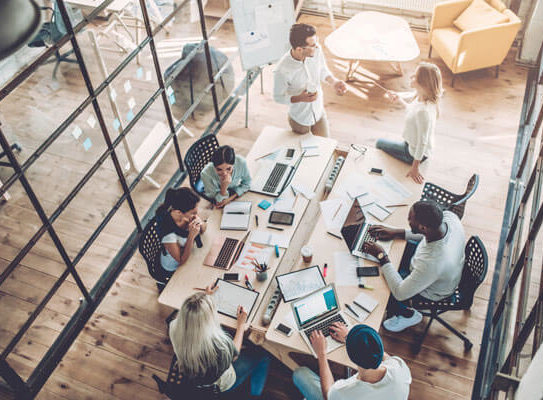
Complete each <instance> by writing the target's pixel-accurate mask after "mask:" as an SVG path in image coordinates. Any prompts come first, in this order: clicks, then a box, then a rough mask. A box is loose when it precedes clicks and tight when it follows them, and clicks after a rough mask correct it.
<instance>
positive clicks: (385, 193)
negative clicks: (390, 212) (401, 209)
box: [372, 175, 411, 204]
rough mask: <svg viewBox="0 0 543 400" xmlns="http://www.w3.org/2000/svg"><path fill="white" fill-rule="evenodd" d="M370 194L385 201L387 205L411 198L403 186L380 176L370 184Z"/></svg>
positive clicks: (392, 179)
mask: <svg viewBox="0 0 543 400" xmlns="http://www.w3.org/2000/svg"><path fill="white" fill-rule="evenodd" d="M372 192H373V193H375V195H376V196H378V197H380V198H382V199H386V201H387V204H395V203H402V202H404V201H405V200H406V199H408V198H409V197H411V192H410V191H409V190H407V188H406V187H405V186H404V185H402V184H401V183H400V182H398V181H397V180H395V179H394V178H392V177H390V176H388V175H385V176H380V177H378V178H377V179H375V180H374V181H373V182H372Z"/></svg>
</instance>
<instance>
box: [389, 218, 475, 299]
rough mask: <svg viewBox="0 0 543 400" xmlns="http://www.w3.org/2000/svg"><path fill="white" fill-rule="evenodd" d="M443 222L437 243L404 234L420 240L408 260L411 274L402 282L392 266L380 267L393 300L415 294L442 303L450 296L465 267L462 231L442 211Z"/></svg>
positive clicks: (408, 233)
mask: <svg viewBox="0 0 543 400" xmlns="http://www.w3.org/2000/svg"><path fill="white" fill-rule="evenodd" d="M443 221H444V222H445V224H446V226H447V233H446V234H445V236H444V237H443V238H441V239H440V240H436V241H433V242H431V243H428V242H426V238H425V237H424V236H423V235H414V234H413V233H411V232H410V231H406V233H405V239H406V240H414V239H415V240H416V239H421V240H420V243H419V245H418V246H417V250H416V251H415V254H414V255H413V258H412V259H411V265H410V267H409V268H410V270H411V274H410V275H409V276H408V277H407V278H405V279H402V277H401V276H400V274H399V273H398V271H397V268H395V267H394V265H392V263H388V264H385V265H384V266H383V267H382V270H383V274H384V275H385V279H386V281H387V283H388V287H389V288H390V291H391V293H392V295H393V296H394V298H395V299H396V300H399V301H403V300H407V299H409V298H411V297H413V296H415V295H416V294H420V295H421V296H423V297H425V298H427V299H429V300H441V299H443V298H445V297H447V296H450V295H451V294H452V293H453V292H454V290H455V289H456V287H457V286H458V283H459V282H460V278H461V277H462V269H463V267H464V246H465V241H466V236H465V234H464V228H463V227H462V224H461V223H460V220H459V219H458V217H457V216H456V214H454V213H452V212H450V211H445V212H444V213H443Z"/></svg>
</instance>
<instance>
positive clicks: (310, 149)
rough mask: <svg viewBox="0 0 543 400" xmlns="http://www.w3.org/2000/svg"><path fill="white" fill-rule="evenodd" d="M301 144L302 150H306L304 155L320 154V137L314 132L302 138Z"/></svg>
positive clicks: (313, 155)
mask: <svg viewBox="0 0 543 400" xmlns="http://www.w3.org/2000/svg"><path fill="white" fill-rule="evenodd" d="M300 146H301V148H302V151H305V154H304V157H315V156H319V155H320V151H319V139H317V138H316V137H315V136H313V135H312V134H309V135H308V136H307V137H305V138H303V139H300Z"/></svg>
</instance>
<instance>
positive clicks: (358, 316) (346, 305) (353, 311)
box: [345, 304, 360, 318]
mask: <svg viewBox="0 0 543 400" xmlns="http://www.w3.org/2000/svg"><path fill="white" fill-rule="evenodd" d="M345 307H347V310H349V311H350V312H352V313H353V314H354V315H355V316H356V318H360V315H358V314H357V313H356V311H355V310H353V308H352V307H351V306H350V305H348V304H345Z"/></svg>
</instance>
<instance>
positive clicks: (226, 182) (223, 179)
mask: <svg viewBox="0 0 543 400" xmlns="http://www.w3.org/2000/svg"><path fill="white" fill-rule="evenodd" d="M219 182H220V184H221V192H226V190H228V186H230V184H231V183H232V172H227V173H226V174H224V175H223V176H220V177H219Z"/></svg>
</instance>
